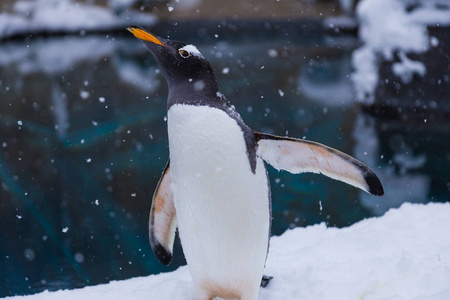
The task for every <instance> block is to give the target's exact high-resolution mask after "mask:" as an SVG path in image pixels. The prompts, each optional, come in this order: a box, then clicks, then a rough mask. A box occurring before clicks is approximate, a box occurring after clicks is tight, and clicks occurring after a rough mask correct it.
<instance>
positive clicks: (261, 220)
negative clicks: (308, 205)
mask: <svg viewBox="0 0 450 300" xmlns="http://www.w3.org/2000/svg"><path fill="white" fill-rule="evenodd" d="M128 30H129V31H130V32H131V33H132V34H133V35H134V36H135V37H136V38H138V39H140V40H141V41H142V42H143V43H144V45H145V46H146V47H147V48H148V49H149V50H150V52H151V53H152V55H153V56H154V58H155V59H156V61H157V63H158V64H159V66H160V69H161V72H162V73H163V74H164V76H165V78H166V81H167V85H168V90H169V93H168V99H167V127H168V137H169V161H168V162H167V165H166V167H165V169H164V171H163V174H162V176H161V179H160V181H159V183H158V185H157V187H156V190H155V192H154V195H153V199H152V204H151V209H150V219H149V237H150V245H151V248H152V250H153V252H154V254H155V255H156V257H157V258H158V259H159V260H160V261H161V263H163V264H164V265H168V264H170V262H171V260H172V251H173V243H174V239H175V232H176V230H177V229H178V232H179V237H180V240H181V245H182V248H183V252H184V255H185V257H186V261H187V264H188V268H189V271H190V274H191V277H192V281H193V285H194V298H195V300H209V299H213V298H216V297H220V298H223V299H240V300H256V299H258V292H259V287H260V283H261V278H262V277H263V270H264V265H265V262H266V258H267V255H268V247H269V238H270V227H271V192H270V185H269V178H268V175H267V171H266V165H265V163H268V164H270V165H271V166H272V167H274V168H275V169H277V170H286V171H288V172H291V173H293V174H299V173H303V172H313V173H320V174H323V175H325V176H328V177H330V178H332V179H336V180H340V181H343V182H345V183H347V184H350V185H353V186H355V187H357V188H360V189H362V190H364V191H366V192H368V193H370V194H373V195H376V196H382V195H383V194H384V191H383V187H382V184H381V182H380V180H379V179H378V177H377V176H376V175H375V173H374V172H373V171H372V170H371V169H370V168H369V167H367V166H366V165H364V164H363V163H362V162H360V161H358V160H356V159H354V158H352V157H351V156H349V155H347V154H344V153H342V152H340V151H338V150H335V149H333V148H330V147H327V146H325V145H322V144H319V143H316V142H312V141H307V140H302V139H296V138H290V137H281V136H276V135H271V134H266V133H262V132H257V131H253V130H252V129H250V127H248V126H247V125H246V124H245V123H244V121H243V120H242V118H241V116H240V115H239V113H238V112H237V111H236V109H235V107H234V106H233V105H232V104H231V103H230V102H229V101H228V100H227V99H226V98H225V96H224V95H223V94H222V93H221V92H220V90H219V86H218V83H217V80H216V78H215V76H214V73H213V70H212V68H211V66H210V64H209V63H208V61H207V60H206V58H205V57H204V56H203V55H202V53H201V52H200V51H199V50H198V49H197V47H195V46H194V45H190V44H186V43H183V42H177V41H172V40H169V39H165V38H162V37H158V36H156V35H154V34H152V33H150V32H148V31H146V30H145V29H143V28H141V27H138V26H132V27H129V28H128Z"/></svg>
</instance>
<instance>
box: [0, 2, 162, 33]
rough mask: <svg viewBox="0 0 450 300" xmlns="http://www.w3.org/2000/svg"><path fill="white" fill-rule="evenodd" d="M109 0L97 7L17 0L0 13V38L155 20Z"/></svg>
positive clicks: (110, 26)
mask: <svg viewBox="0 0 450 300" xmlns="http://www.w3.org/2000/svg"><path fill="white" fill-rule="evenodd" d="M110 2H111V5H110V6H111V7H100V6H95V5H89V4H83V3H77V2H74V1H72V0H20V1H17V2H15V3H14V5H13V6H12V8H11V9H10V11H6V12H5V11H3V12H1V13H0V39H1V38H8V37H11V36H15V35H29V34H38V33H43V32H78V31H79V32H80V33H83V32H85V31H89V30H105V29H108V30H111V29H115V28H124V27H127V26H129V25H132V24H141V25H142V26H148V25H150V24H153V23H154V22H155V21H156V17H155V16H153V15H150V14H145V13H141V12H137V11H133V10H128V9H125V8H124V7H125V6H126V3H125V2H126V1H124V0H120V1H119V0H110ZM128 2H130V1H128ZM130 4H131V2H130Z"/></svg>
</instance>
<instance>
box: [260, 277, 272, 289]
mask: <svg viewBox="0 0 450 300" xmlns="http://www.w3.org/2000/svg"><path fill="white" fill-rule="evenodd" d="M272 278H273V276H267V275H263V277H262V279H261V287H263V288H265V287H267V285H268V284H269V282H270V281H271V280H272Z"/></svg>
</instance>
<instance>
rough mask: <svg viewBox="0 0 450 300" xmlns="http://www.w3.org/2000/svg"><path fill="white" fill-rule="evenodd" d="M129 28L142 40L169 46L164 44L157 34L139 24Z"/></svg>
mask: <svg viewBox="0 0 450 300" xmlns="http://www.w3.org/2000/svg"><path fill="white" fill-rule="evenodd" d="M127 30H128V31H129V32H131V33H132V34H133V35H134V36H135V37H137V38H138V39H140V40H142V41H145V42H152V43H154V44H157V45H161V46H164V47H166V48H167V46H166V45H164V44H163V43H162V42H161V41H160V40H159V39H158V38H157V37H156V36H154V35H153V34H151V33H149V32H147V31H145V30H144V29H142V28H140V27H138V26H130V27H128V28H127Z"/></svg>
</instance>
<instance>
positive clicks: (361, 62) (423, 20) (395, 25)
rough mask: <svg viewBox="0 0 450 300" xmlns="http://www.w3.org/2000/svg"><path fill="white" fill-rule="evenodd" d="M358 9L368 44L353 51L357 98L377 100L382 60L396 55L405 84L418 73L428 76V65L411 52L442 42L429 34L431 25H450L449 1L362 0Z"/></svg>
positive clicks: (368, 101)
mask: <svg viewBox="0 0 450 300" xmlns="http://www.w3.org/2000/svg"><path fill="white" fill-rule="evenodd" d="M356 12H357V16H358V20H359V23H360V27H359V38H360V39H361V40H362V42H363V43H364V44H363V46H362V47H360V48H359V49H357V50H355V51H354V53H353V56H352V65H353V67H354V69H355V71H354V73H353V74H352V80H353V82H354V84H355V88H356V93H357V99H358V100H359V101H362V102H364V103H366V104H371V103H373V101H374V92H375V89H376V87H377V84H378V79H379V74H378V71H379V63H380V62H381V60H385V61H393V60H394V59H395V57H394V55H395V54H398V55H399V58H400V62H398V63H395V64H394V65H393V72H394V74H395V75H396V76H398V77H399V78H400V79H401V80H402V82H403V83H409V82H410V81H411V79H412V77H413V76H414V74H417V75H418V76H424V75H425V73H426V68H425V65H424V64H423V63H422V62H419V61H413V60H411V59H409V58H407V54H408V53H415V54H421V53H424V52H426V51H428V50H429V48H430V46H433V45H437V44H438V42H439V41H437V40H436V38H435V37H429V36H428V32H427V26H447V25H450V6H449V3H448V1H447V0H421V1H411V0H362V1H360V2H359V3H358V6H357V10H356Z"/></svg>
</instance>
